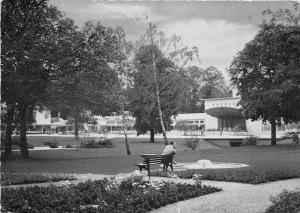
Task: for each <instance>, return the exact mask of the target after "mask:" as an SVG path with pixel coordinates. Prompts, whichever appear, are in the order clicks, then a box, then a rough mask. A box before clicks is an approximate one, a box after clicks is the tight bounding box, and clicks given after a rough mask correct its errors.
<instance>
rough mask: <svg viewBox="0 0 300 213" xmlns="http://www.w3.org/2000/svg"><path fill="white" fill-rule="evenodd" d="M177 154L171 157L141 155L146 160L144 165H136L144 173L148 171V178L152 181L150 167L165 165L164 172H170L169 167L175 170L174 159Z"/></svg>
mask: <svg viewBox="0 0 300 213" xmlns="http://www.w3.org/2000/svg"><path fill="white" fill-rule="evenodd" d="M174 155H175V154H170V155H161V154H143V155H141V157H142V158H144V160H143V163H139V164H134V165H136V166H138V167H139V170H140V171H142V170H143V169H146V170H147V171H148V176H149V179H150V165H159V164H163V171H167V170H168V166H170V167H171V169H172V171H174V170H173V158H174Z"/></svg>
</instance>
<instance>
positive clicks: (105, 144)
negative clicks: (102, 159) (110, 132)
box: [80, 138, 113, 148]
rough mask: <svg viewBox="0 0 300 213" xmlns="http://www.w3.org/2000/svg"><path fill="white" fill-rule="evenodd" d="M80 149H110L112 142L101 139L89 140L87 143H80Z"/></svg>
mask: <svg viewBox="0 0 300 213" xmlns="http://www.w3.org/2000/svg"><path fill="white" fill-rule="evenodd" d="M80 147H81V148H112V147H113V143H112V140H110V139H106V138H101V139H100V140H95V139H91V140H89V141H82V142H81V143H80Z"/></svg>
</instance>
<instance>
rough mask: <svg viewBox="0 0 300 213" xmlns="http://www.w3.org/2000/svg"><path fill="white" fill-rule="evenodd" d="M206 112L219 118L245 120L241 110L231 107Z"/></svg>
mask: <svg viewBox="0 0 300 213" xmlns="http://www.w3.org/2000/svg"><path fill="white" fill-rule="evenodd" d="M205 112H206V113H207V114H209V115H211V116H213V117H217V118H243V115H242V114H241V112H240V109H237V108H231V107H214V108H210V109H207V110H205Z"/></svg>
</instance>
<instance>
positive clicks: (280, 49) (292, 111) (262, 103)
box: [229, 7, 300, 145]
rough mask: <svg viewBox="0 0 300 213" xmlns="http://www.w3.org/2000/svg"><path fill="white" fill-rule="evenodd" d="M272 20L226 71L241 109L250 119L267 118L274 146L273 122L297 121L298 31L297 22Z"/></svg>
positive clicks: (299, 93) (299, 38)
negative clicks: (239, 97) (295, 23)
mask: <svg viewBox="0 0 300 213" xmlns="http://www.w3.org/2000/svg"><path fill="white" fill-rule="evenodd" d="M298 8H299V7H298ZM287 11H288V10H287ZM288 13H291V11H289V12H288ZM275 14H276V16H274V17H276V18H278V17H277V15H278V14H279V13H275ZM284 14H285V13H284ZM298 14H299V13H298ZM279 17H283V16H279ZM271 20H273V19H271ZM285 20H286V19H285ZM273 21H274V20H273ZM273 21H271V22H268V23H264V24H263V25H262V26H261V30H260V31H259V33H258V34H257V35H256V36H255V38H254V39H253V40H252V41H251V42H249V43H248V44H246V46H245V48H244V49H243V50H242V51H241V52H240V53H238V55H237V57H235V58H234V60H233V62H232V64H231V66H230V70H229V71H230V75H231V80H232V81H233V83H234V84H235V85H236V86H237V88H238V90H239V93H240V95H241V101H240V105H241V106H242V112H243V113H244V115H245V116H246V117H247V118H250V119H252V120H258V119H262V120H263V121H269V122H270V123H271V144H272V145H276V124H278V123H281V121H282V119H283V120H284V121H285V122H289V121H297V120H300V116H299V115H300V110H299V109H300V101H299V100H300V99H299V97H300V87H299V79H300V78H299V77H300V75H299V71H300V70H299V68H300V61H299V58H300V30H299V25H294V24H293V23H290V22H289V23H290V24H287V25H283V24H282V23H280V24H277V23H275V22H273Z"/></svg>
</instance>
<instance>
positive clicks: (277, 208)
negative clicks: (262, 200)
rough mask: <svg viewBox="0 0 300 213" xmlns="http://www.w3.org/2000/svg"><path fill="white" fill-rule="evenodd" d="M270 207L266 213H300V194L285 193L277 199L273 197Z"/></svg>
mask: <svg viewBox="0 0 300 213" xmlns="http://www.w3.org/2000/svg"><path fill="white" fill-rule="evenodd" d="M271 202H272V203H273V205H272V206H270V207H269V208H268V209H267V210H266V213H281V212H285V213H297V212H299V211H300V192H289V191H285V190H284V191H283V192H281V193H280V194H279V195H277V196H275V197H271Z"/></svg>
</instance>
